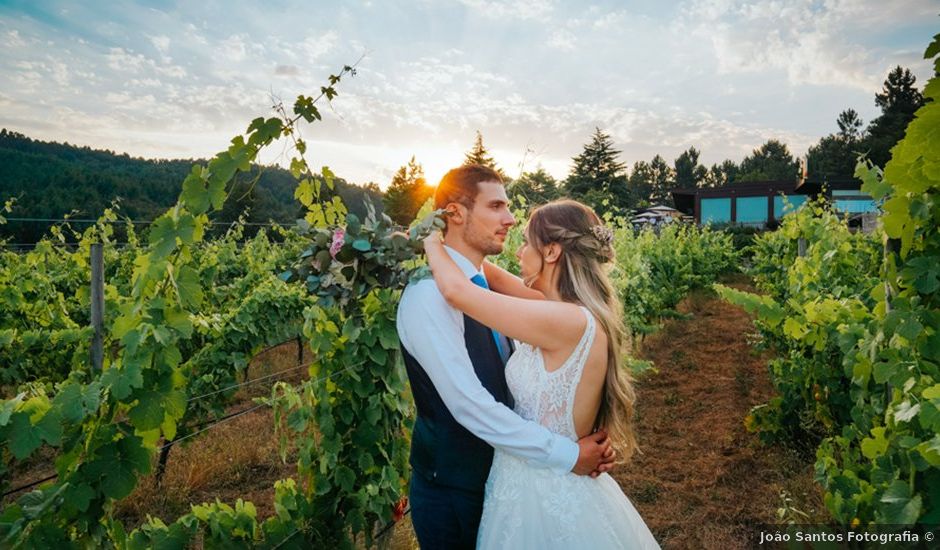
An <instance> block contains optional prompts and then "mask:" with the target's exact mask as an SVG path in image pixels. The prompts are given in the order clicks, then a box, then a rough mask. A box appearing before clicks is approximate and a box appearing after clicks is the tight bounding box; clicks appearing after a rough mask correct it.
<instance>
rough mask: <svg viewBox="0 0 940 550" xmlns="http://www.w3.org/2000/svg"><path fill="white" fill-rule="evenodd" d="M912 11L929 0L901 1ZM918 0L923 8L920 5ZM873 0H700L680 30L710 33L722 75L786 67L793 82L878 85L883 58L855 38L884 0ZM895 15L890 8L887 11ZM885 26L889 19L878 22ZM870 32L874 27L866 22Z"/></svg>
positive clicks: (708, 40)
mask: <svg viewBox="0 0 940 550" xmlns="http://www.w3.org/2000/svg"><path fill="white" fill-rule="evenodd" d="M901 3H903V4H905V5H906V6H907V7H908V8H909V10H908V11H907V12H906V13H907V15H906V17H907V21H910V20H911V13H912V11H911V10H914V11H926V10H924V8H925V4H926V2H921V3H918V2H914V1H906V0H905V1H902V2H898V4H901ZM915 4H916V5H917V8H918V9H917V10H915V9H914V6H915ZM887 5H891V6H892V7H891V9H889V10H888V12H890V13H891V14H897V13H898V11H899V10H898V9H897V6H896V5H895V3H892V2H889V3H887V4H885V3H883V2H874V1H870V0H829V1H826V2H822V3H820V2H818V1H817V0H793V1H788V2H779V1H777V0H756V1H744V0H695V1H693V2H690V3H689V4H688V5H687V9H686V10H684V15H683V17H682V18H681V19H680V20H679V21H677V23H676V25H675V29H676V30H678V31H679V32H689V33H691V34H692V35H693V36H695V37H697V38H699V39H701V40H704V41H705V42H706V43H707V44H709V45H710V46H711V48H712V50H713V52H714V55H715V60H716V62H717V65H718V71H719V73H720V74H725V75H730V74H735V73H761V72H766V71H772V70H779V71H783V73H784V74H785V75H786V79H787V83H788V84H789V85H791V86H798V85H803V84H813V85H820V86H838V87H849V88H856V89H858V90H864V91H870V90H872V89H875V88H876V87H877V85H878V84H879V82H880V81H879V74H880V72H881V70H882V67H881V65H883V64H884V61H883V59H881V56H879V55H878V54H877V53H876V52H875V51H874V50H873V49H872V48H871V47H865V46H863V45H862V44H860V43H859V42H858V40H857V39H854V38H856V37H857V36H859V34H861V33H862V32H863V31H864V30H865V29H868V28H869V27H870V25H871V24H872V23H873V22H874V19H871V18H872V17H873V14H879V15H878V17H879V18H880V16H881V14H882V12H883V11H884V8H885V6H887ZM894 17H897V15H889V18H894ZM879 24H880V25H882V28H886V27H884V25H885V24H886V23H885V22H884V21H881V22H880V23H879ZM868 30H869V31H870V29H868Z"/></svg>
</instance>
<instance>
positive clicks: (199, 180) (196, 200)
mask: <svg viewBox="0 0 940 550" xmlns="http://www.w3.org/2000/svg"><path fill="white" fill-rule="evenodd" d="M180 199H182V201H183V202H185V203H186V206H187V207H188V208H189V211H190V212H192V213H194V214H202V213H203V212H205V211H206V210H208V209H209V194H208V193H207V192H206V183H205V180H204V175H203V169H202V166H199V165H196V166H193V169H192V172H191V173H190V174H189V175H188V176H186V179H185V180H183V192H182V194H181V195H180Z"/></svg>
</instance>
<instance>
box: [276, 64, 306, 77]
mask: <svg viewBox="0 0 940 550" xmlns="http://www.w3.org/2000/svg"><path fill="white" fill-rule="evenodd" d="M274 74H276V75H278V76H297V75H299V74H300V69H298V68H297V66H296V65H278V66H276V67H274Z"/></svg>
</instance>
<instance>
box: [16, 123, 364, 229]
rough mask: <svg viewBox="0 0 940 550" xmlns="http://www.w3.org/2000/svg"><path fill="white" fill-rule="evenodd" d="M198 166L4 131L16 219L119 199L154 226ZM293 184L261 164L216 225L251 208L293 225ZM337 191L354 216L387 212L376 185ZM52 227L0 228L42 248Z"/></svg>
mask: <svg viewBox="0 0 940 550" xmlns="http://www.w3.org/2000/svg"><path fill="white" fill-rule="evenodd" d="M196 162H205V161H204V160H192V159H187V160H150V159H143V158H134V157H130V156H128V155H127V154H121V155H119V154H117V153H115V152H113V151H107V150H98V149H91V148H89V147H78V146H75V145H70V144H68V143H56V142H47V141H38V140H33V139H30V138H28V137H26V136H24V135H23V134H20V133H17V132H13V131H9V130H6V129H3V130H0V203H2V202H3V201H5V200H6V199H8V198H10V197H16V198H17V200H16V207H15V209H14V211H13V213H12V214H10V215H9V216H10V217H18V218H51V219H59V218H62V216H63V215H65V214H69V213H74V214H75V215H74V216H73V217H78V218H97V217H98V216H100V215H101V213H102V212H103V211H104V209H105V208H107V207H108V206H109V205H110V204H111V202H112V201H114V200H115V199H118V200H119V201H120V211H121V212H122V215H125V216H129V217H130V218H132V219H135V220H150V219H153V218H154V217H156V216H158V215H159V214H161V213H163V212H164V211H165V210H166V209H167V208H168V207H169V206H172V205H173V204H175V203H176V200H177V198H178V197H179V193H180V188H181V184H182V182H183V179H184V178H185V177H186V175H187V174H188V173H189V171H190V169H191V167H192V165H193V164H194V163H196ZM259 171H260V172H261V175H260V178H259V177H258V172H259ZM256 178H257V181H255V179H256ZM252 184H253V186H252ZM295 186H296V181H295V180H294V178H293V177H292V176H291V175H290V172H288V171H287V170H284V169H282V168H279V167H258V166H256V167H254V169H253V170H252V173H250V174H241V175H239V176H238V179H237V180H236V184H235V186H234V188H233V189H232V192H231V194H230V198H229V200H228V201H227V202H226V204H225V208H224V209H223V211H222V212H220V213H217V214H216V215H215V216H214V217H213V221H222V222H228V221H233V220H235V219H237V218H238V216H239V215H240V214H241V213H242V212H244V211H245V209H246V208H247V209H248V212H249V214H248V221H251V222H269V221H275V222H278V223H282V224H288V225H289V224H292V223H293V222H294V221H295V220H296V219H297V218H298V217H300V216H302V207H301V206H300V203H299V202H297V200H296V199H294V188H295ZM336 192H337V193H339V195H340V196H341V197H342V198H343V201H344V202H345V203H346V206H347V207H348V208H349V210H350V211H352V212H355V213H356V214H358V215H360V216H364V215H365V205H364V202H363V201H364V200H365V197H368V198H369V199H371V201H372V204H373V205H375V207H376V210H377V211H379V212H381V211H382V194H381V192H380V191H378V190H377V189H376V188H375V187H374V186H372V187H370V188H364V187H360V186H358V185H354V184H350V183H347V182H346V181H345V180H343V179H342V178H337V180H336ZM49 225H50V224H49V223H43V222H13V221H11V222H10V223H8V224H7V225H0V238H2V237H11V238H12V240H13V242H18V243H32V242H36V241H37V240H38V239H39V238H40V237H41V236H42V235H43V234H45V233H46V232H47V231H48V227H49ZM78 227H84V226H78V225H76V228H78ZM253 232H254V231H249V233H253Z"/></svg>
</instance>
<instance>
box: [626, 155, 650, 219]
mask: <svg viewBox="0 0 940 550" xmlns="http://www.w3.org/2000/svg"><path fill="white" fill-rule="evenodd" d="M653 177H654V175H653V169H652V168H650V164H649V163H648V162H646V161H645V160H640V161H637V162H635V163H633V170H632V171H631V172H630V177H629V178H628V180H627V190H628V192H627V196H628V197H629V199H628V201H627V208H628V209H631V210H632V209H635V208H646V207H647V206H650V195H652V193H653Z"/></svg>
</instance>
